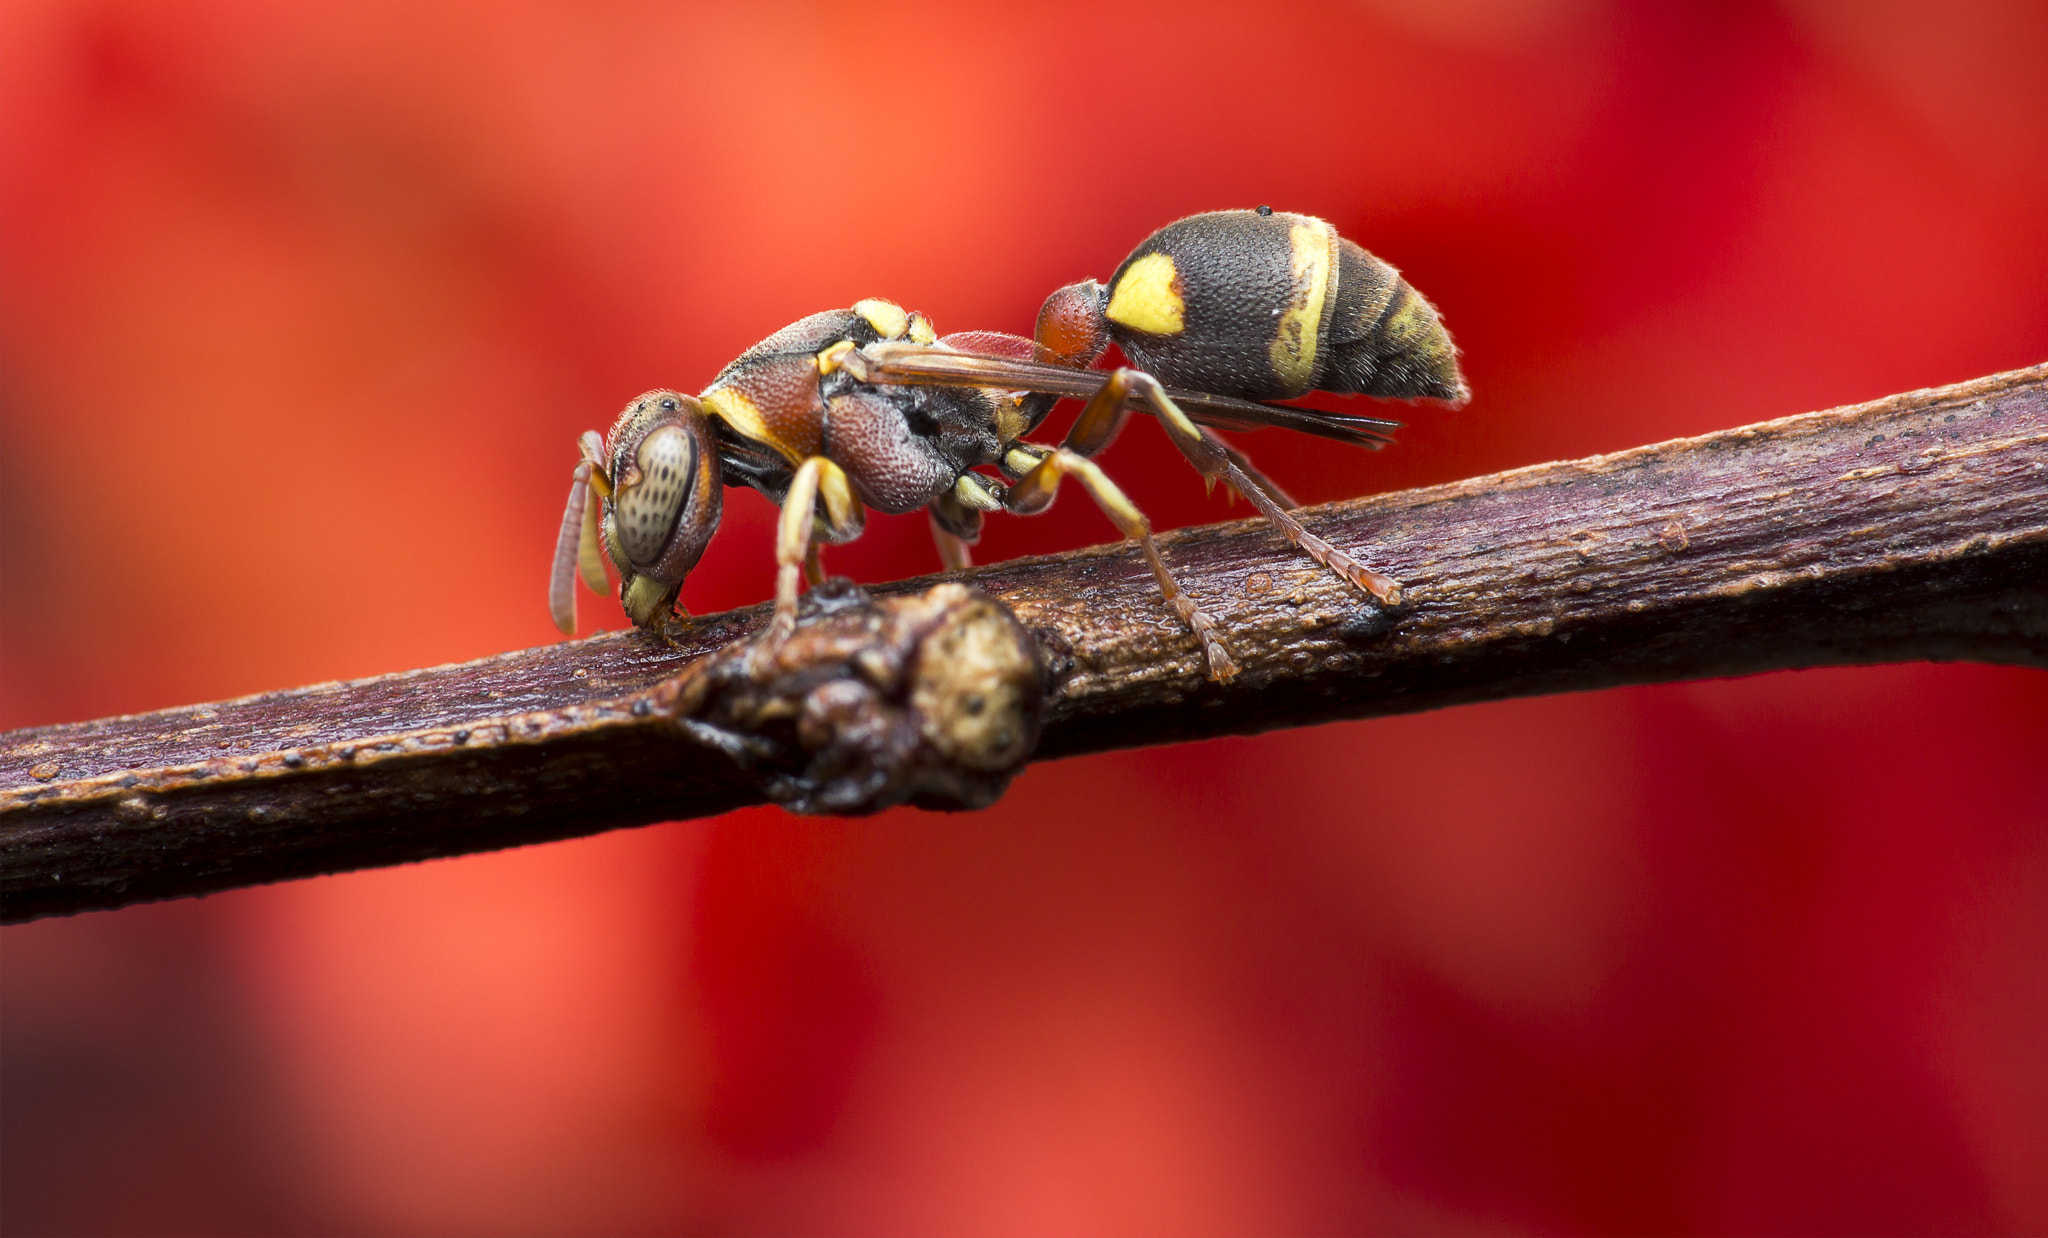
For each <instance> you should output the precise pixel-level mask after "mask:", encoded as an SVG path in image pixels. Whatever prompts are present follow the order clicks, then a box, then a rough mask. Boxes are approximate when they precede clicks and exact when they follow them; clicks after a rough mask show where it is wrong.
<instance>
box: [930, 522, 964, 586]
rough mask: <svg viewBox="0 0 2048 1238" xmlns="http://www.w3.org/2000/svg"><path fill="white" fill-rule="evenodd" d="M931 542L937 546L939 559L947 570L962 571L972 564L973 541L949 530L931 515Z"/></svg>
mask: <svg viewBox="0 0 2048 1238" xmlns="http://www.w3.org/2000/svg"><path fill="white" fill-rule="evenodd" d="M932 544H933V545H935V546H937V547H938V548H939V561H940V562H941V563H944V564H945V565H946V570H947V571H949V572H964V571H966V570H967V569H968V568H970V567H973V566H974V543H972V542H970V541H968V540H967V539H966V538H964V537H961V536H960V535H959V534H957V533H954V532H951V531H950V530H948V529H947V528H946V527H945V526H944V525H942V524H940V523H939V518H938V517H937V516H933V517H932Z"/></svg>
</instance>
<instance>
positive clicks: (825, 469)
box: [766, 456, 863, 646]
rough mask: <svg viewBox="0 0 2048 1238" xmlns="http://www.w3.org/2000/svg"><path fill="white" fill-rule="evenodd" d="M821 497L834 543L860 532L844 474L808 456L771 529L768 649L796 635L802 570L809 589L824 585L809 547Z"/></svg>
mask: <svg viewBox="0 0 2048 1238" xmlns="http://www.w3.org/2000/svg"><path fill="white" fill-rule="evenodd" d="M820 495H823V496H824V499H825V516H826V520H827V521H828V522H829V525H830V533H831V536H832V537H834V538H835V539H836V540H839V541H845V540H847V539H849V538H851V537H853V536H854V535H855V534H857V533H858V532H859V531H860V525H861V517H862V515H863V512H862V509H861V506H860V500H859V499H857V498H855V497H854V493H853V483H852V482H850V481H849V480H848V479H847V476H846V473H845V471H844V470H842V469H841V468H840V467H839V466H838V465H836V464H834V463H832V462H831V461H830V460H827V459H826V458H825V457H823V456H812V457H811V458H810V459H808V460H806V461H804V462H803V463H802V464H801V465H798V466H797V470H796V476H795V477H794V478H792V479H790V483H789V493H788V494H786V495H784V496H783V499H782V518H781V519H780V520H779V521H777V523H776V526H775V611H774V614H773V615H771V616H770V617H769V620H768V631H767V634H766V639H767V641H768V643H769V645H770V646H774V645H779V644H781V643H782V642H783V641H785V640H787V639H788V638H789V634H790V633H791V632H794V631H796V599H797V594H798V593H799V592H800V590H801V587H802V581H803V577H804V574H805V572H806V570H808V571H809V572H810V573H811V582H812V583H813V584H816V583H818V582H820V581H822V580H823V579H824V565H823V563H821V562H820V561H819V558H818V547H817V543H815V542H814V541H812V535H813V533H814V531H815V527H816V525H817V523H818V517H817V510H818V497H819V496H820Z"/></svg>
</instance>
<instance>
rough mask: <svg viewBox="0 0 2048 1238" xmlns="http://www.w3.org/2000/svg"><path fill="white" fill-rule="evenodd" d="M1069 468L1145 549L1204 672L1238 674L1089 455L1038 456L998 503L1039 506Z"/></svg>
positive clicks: (1020, 509)
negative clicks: (1198, 647) (1198, 649)
mask: <svg viewBox="0 0 2048 1238" xmlns="http://www.w3.org/2000/svg"><path fill="white" fill-rule="evenodd" d="M1069 474H1071V475H1072V476H1073V477H1074V479H1075V480H1076V481H1079V482H1080V483H1081V486H1082V488H1083V489H1085V490H1087V491H1088V497H1089V498H1092V499H1094V500H1095V505H1096V506H1097V507H1100V508H1101V509H1102V512H1103V514H1104V515H1106V516H1108V517H1109V518H1110V520H1111V521H1112V522H1113V523H1115V525H1116V527H1117V529H1118V531H1120V532H1121V533H1122V534H1123V535H1124V536H1125V537H1128V538H1130V539H1131V540H1132V541H1134V542H1136V543H1138V547H1139V549H1141V550H1142V551H1144V553H1145V562H1146V563H1148V564H1149V565H1151V568H1152V577H1153V579H1155V580H1157V581H1158V582H1159V592H1160V593H1161V594H1163V595H1164V596H1165V598H1166V604H1167V605H1168V606H1171V607H1172V608H1173V612H1174V613H1175V614H1177V615H1179V616H1180V619H1181V622H1182V623H1185V624H1187V625H1188V628H1189V630H1191V631H1193V632H1194V634H1195V637H1196V639H1198V640H1200V641H1201V642H1202V653H1203V656H1204V657H1206V658H1207V659H1208V662H1209V678H1211V679H1214V680H1216V681H1217V682H1218V683H1223V682H1227V681H1228V680H1229V679H1230V678H1231V676H1233V675H1235V674H1237V663H1236V662H1235V661H1233V660H1232V659H1231V657H1230V651H1229V650H1228V649H1226V648H1224V646H1223V641H1222V639H1221V637H1220V636H1218V634H1217V629H1216V624H1215V622H1214V621H1213V620H1211V619H1210V618H1209V617H1208V616H1207V615H1205V614H1203V613H1202V612H1201V610H1200V608H1198V607H1197V606H1196V605H1195V603H1194V601H1193V600H1192V599H1190V598H1189V597H1188V596H1187V594H1185V593H1183V592H1182V591H1181V587H1180V583H1179V582H1178V581H1176V580H1174V578H1173V573H1172V572H1169V571H1168V570H1167V569H1166V560H1164V559H1162V558H1160V557H1159V546H1158V544H1157V543H1155V542H1154V541H1153V540H1152V522H1151V521H1149V520H1147V519H1145V513H1143V512H1141V511H1139V510H1138V509H1137V506H1136V505H1135V504H1133V503H1132V502H1131V501H1130V500H1129V499H1128V498H1126V497H1124V492H1123V491H1122V490H1121V489H1119V488H1118V487H1117V484H1116V483H1115V482H1113V481H1111V480H1110V479H1109V475H1108V474H1106V473H1104V472H1103V471H1102V469H1101V467H1100V466H1099V465H1097V464H1096V463H1095V462H1094V461H1093V460H1090V459H1088V458H1087V457H1086V456H1083V455H1081V454H1080V453H1079V452H1076V451H1073V450H1071V449H1069V448H1066V447H1061V448H1058V449H1057V450H1055V451H1054V452H1053V453H1052V454H1050V455H1048V456H1046V457H1045V458H1044V459H1042V460H1040V461H1039V462H1038V464H1037V466H1036V467H1035V468H1033V469H1032V470H1031V471H1030V472H1029V473H1026V474H1025V475H1024V478H1023V480H1021V481H1019V482H1018V483H1017V484H1016V485H1014V486H1012V487H1010V489H1009V492H1008V493H1007V494H1006V495H1005V496H1004V498H1003V504H1004V506H1006V507H1008V508H1009V509H1010V510H1011V511H1013V512H1016V513H1018V514H1019V515H1030V514H1031V513H1033V512H1041V511H1044V510H1045V509H1046V508H1047V507H1049V506H1051V504H1052V500H1053V496H1054V494H1056V493H1057V492H1058V491H1059V487H1060V482H1061V481H1062V480H1064V479H1065V478H1066V477H1067V476H1068V475H1069Z"/></svg>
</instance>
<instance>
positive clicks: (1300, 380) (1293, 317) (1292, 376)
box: [1266, 220, 1337, 395]
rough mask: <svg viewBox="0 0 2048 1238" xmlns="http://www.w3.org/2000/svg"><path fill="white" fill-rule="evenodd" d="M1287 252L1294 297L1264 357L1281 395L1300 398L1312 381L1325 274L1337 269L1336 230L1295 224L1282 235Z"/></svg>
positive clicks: (1276, 323)
mask: <svg viewBox="0 0 2048 1238" xmlns="http://www.w3.org/2000/svg"><path fill="white" fill-rule="evenodd" d="M1319 225H1320V226H1319ZM1287 246H1288V261H1289V266H1290V267H1291V268H1292V272H1293V276H1294V288H1293V294H1294V295H1293V300H1292V301H1291V302H1290V303H1289V304H1288V306H1287V308H1286V309H1284V310H1282V311H1281V312H1280V316H1279V318H1278V319H1276V320H1275V321H1274V324H1273V342H1272V343H1271V344H1269V345H1267V346H1266V355H1267V356H1268V357H1269V358H1271V359H1272V362H1273V374H1274V376H1275V377H1276V378H1278V379H1279V380H1280V382H1281V385H1282V388H1283V389H1284V390H1285V391H1286V393H1287V394H1288V395H1300V394H1301V393H1302V392H1304V391H1307V390H1308V389H1309V384H1310V383H1311V382H1313V381H1314V380H1315V374H1316V336H1317V335H1318V334H1319V333H1320V332H1321V330H1322V326H1323V301H1324V299H1325V298H1326V297H1327V296H1328V294H1329V291H1330V271H1331V269H1332V268H1333V267H1335V266H1336V263H1337V230H1336V229H1335V228H1332V227H1330V226H1329V225H1328V224H1324V223H1321V221H1320V220H1319V221H1317V223H1313V224H1295V225H1294V226H1293V227H1292V228H1289V229H1288V231H1287Z"/></svg>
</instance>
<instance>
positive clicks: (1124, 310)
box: [1103, 252, 1188, 335]
mask: <svg viewBox="0 0 2048 1238" xmlns="http://www.w3.org/2000/svg"><path fill="white" fill-rule="evenodd" d="M1179 282H1180V272H1178V271H1176V270H1175V269H1174V266H1173V259H1172V257H1171V256H1169V255H1167V254H1162V253H1156V252H1155V253H1149V254H1146V255H1145V256H1144V257H1142V258H1140V259H1138V260H1137V261H1136V262H1133V263H1132V264H1131V265H1130V266H1129V268H1127V269H1126V270H1125V271H1124V276H1123V278H1122V279H1120V280H1118V281H1116V288H1115V290H1114V291H1112V292H1111V293H1110V294H1109V308H1108V309H1107V310H1105V311H1104V312H1103V314H1104V317H1106V318H1108V319H1109V320H1110V321H1111V322H1114V323H1120V324H1122V325H1123V326H1126V327H1129V328H1130V329H1131V330H1133V331H1142V332H1144V333H1145V334H1146V335H1179V334H1180V333H1181V332H1182V331H1183V330H1184V329H1185V328H1186V327H1187V321H1186V318H1187V308H1188V307H1187V302H1186V301H1185V300H1183V299H1182V298H1181V294H1180V290H1179V289H1177V288H1175V287H1174V285H1175V284H1177V283H1179Z"/></svg>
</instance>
